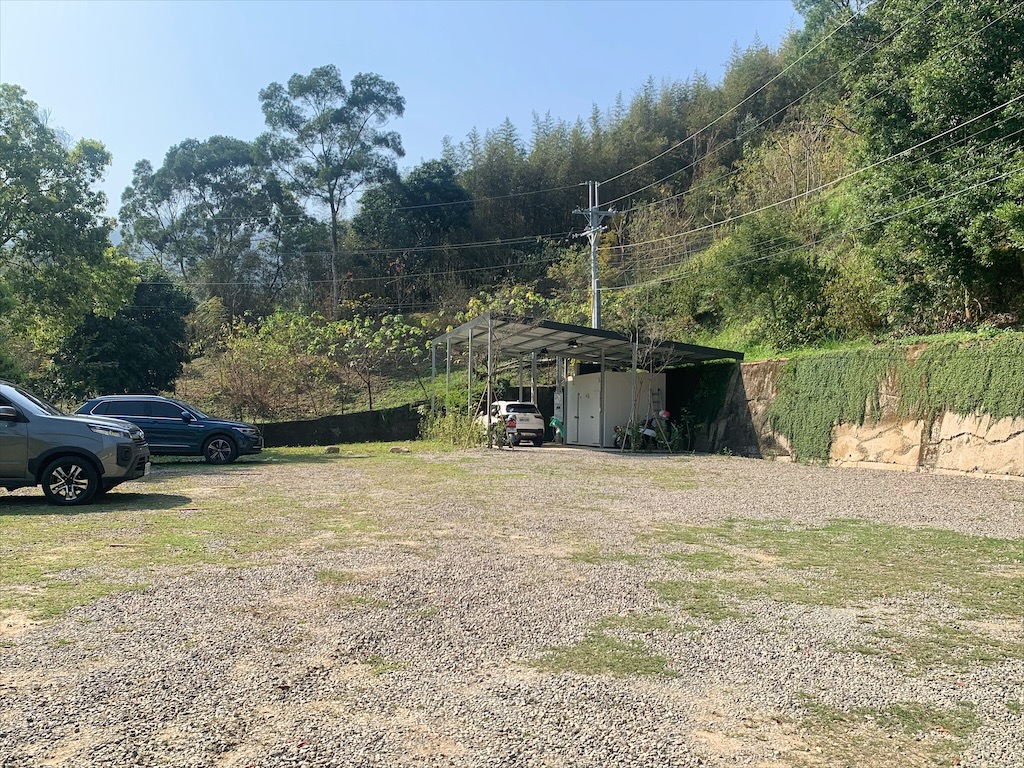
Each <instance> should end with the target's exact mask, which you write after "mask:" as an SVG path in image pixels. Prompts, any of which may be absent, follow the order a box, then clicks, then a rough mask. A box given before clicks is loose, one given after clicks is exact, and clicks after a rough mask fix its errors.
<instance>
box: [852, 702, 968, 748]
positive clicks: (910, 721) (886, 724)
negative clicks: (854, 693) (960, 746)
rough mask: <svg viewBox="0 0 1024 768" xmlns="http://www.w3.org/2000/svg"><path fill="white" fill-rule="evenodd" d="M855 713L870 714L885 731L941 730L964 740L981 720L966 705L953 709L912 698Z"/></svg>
mask: <svg viewBox="0 0 1024 768" xmlns="http://www.w3.org/2000/svg"><path fill="white" fill-rule="evenodd" d="M857 714H858V715H860V716H863V717H871V718H873V719H874V721H875V722H876V723H877V724H878V725H880V726H881V727H882V728H885V729H886V730H895V729H899V730H901V731H903V733H907V734H910V735H916V734H921V733H928V732H929V731H935V730H941V731H943V732H946V733H949V734H951V735H952V736H955V737H957V738H960V739H965V738H967V737H968V736H970V735H971V734H972V733H974V732H975V731H976V730H978V726H979V725H980V724H981V720H980V718H979V717H978V713H977V711H976V710H975V709H974V707H973V706H972V705H970V704H966V703H961V704H960V705H958V706H957V707H956V708H953V709H948V708H947V709H943V708H941V707H934V706H931V705H930V704H922V703H920V702H916V701H908V702H903V703H901V704H893V705H891V706H889V707H886V708H885V709H881V710H869V709H861V710H858V711H857Z"/></svg>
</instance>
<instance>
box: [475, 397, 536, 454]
mask: <svg viewBox="0 0 1024 768" xmlns="http://www.w3.org/2000/svg"><path fill="white" fill-rule="evenodd" d="M496 419H504V421H505V424H506V425H507V429H508V430H509V432H510V433H511V434H510V439H511V441H512V445H519V444H520V443H521V442H522V441H523V440H529V441H531V442H532V443H533V444H534V445H535V446H537V447H538V448H540V447H541V446H542V445H544V417H543V416H542V415H541V412H540V408H538V407H537V406H536V405H534V404H533V403H520V402H516V401H512V400H495V401H494V402H493V403H491V422H492V423H493V422H494V421H495V420H496ZM479 421H480V423H481V424H483V425H484V426H485V427H486V426H487V414H486V413H485V414H481V415H480V417H479Z"/></svg>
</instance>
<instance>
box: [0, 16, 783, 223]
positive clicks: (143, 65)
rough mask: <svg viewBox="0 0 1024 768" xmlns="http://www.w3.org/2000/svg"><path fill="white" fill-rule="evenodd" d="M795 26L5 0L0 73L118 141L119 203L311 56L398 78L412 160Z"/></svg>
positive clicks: (307, 64) (524, 127) (233, 129)
mask: <svg viewBox="0 0 1024 768" xmlns="http://www.w3.org/2000/svg"><path fill="white" fill-rule="evenodd" d="M800 25H801V19H800V17H799V15H798V14H797V13H796V11H795V10H794V9H793V6H792V3H791V2H790V0H716V1H713V2H712V1H709V2H703V1H698V0H690V1H689V2H680V1H676V2H668V1H667V0H665V1H662V2H647V1H640V0H638V1H635V2H619V1H618V0H605V1H603V2H602V1H601V0H591V1H590V2H582V1H580V2H575V1H573V2H566V1H561V2H559V1H556V0H551V1H549V2H497V1H493V2H485V1H476V2H470V1H468V0H466V1H463V2H429V1H428V0H421V1H420V2H387V1H386V0H379V1H377V2H329V0H320V1H319V2H305V1H302V0H292V1H291V2H272V1H271V0H263V1H262V2H218V1H217V0H193V1H190V2H187V1H184V0H162V1H160V2H142V1H141V0H118V1H116V2H101V1H95V0H94V1H92V2H82V1H81V0H80V1H79V2H58V1H57V0H31V1H30V2H24V1H23V0H0V81H3V82H7V83H15V84H17V85H20V86H21V87H23V88H24V89H25V90H26V91H27V92H28V97H29V98H30V99H32V100H33V101H35V102H36V103H37V104H39V106H40V107H42V108H43V109H45V110H48V111H49V113H50V120H51V124H52V125H55V126H58V127H61V128H63V129H64V130H65V131H67V133H68V134H69V135H70V136H71V137H72V138H73V139H77V138H80V137H86V138H92V139H97V140H99V141H102V142H103V143H104V144H105V145H106V146H107V148H108V149H109V150H110V151H111V152H112V153H113V156H114V160H113V164H112V165H111V167H110V169H109V171H108V173H107V178H106V180H105V181H104V183H103V185H102V188H103V190H104V191H105V192H106V193H107V196H108V198H109V199H110V209H111V212H112V213H113V212H116V210H117V208H118V207H119V204H120V196H121V191H122V190H123V189H124V187H125V186H126V185H127V184H128V183H129V182H130V180H131V172H132V167H133V166H134V165H135V163H136V162H137V161H138V160H140V159H144V158H145V159H148V160H150V161H151V162H152V163H153V164H154V166H157V167H158V166H159V165H160V164H161V162H162V161H163V157H164V154H165V153H166V152H167V150H168V149H169V148H170V147H171V146H172V145H174V144H177V143H179V142H181V141H183V140H185V139H188V138H196V139H206V138H209V137H210V136H214V135H217V134H222V135H227V136H235V137H237V138H240V139H246V140H251V139H253V138H255V137H256V136H257V135H258V134H260V133H261V132H262V131H263V130H264V129H265V126H264V124H263V115H262V113H261V112H260V105H259V99H258V96H257V94H258V92H259V90H260V89H261V88H263V87H265V86H266V85H268V84H269V83H271V82H275V81H276V82H281V83H284V82H286V81H287V79H288V78H289V77H290V76H291V75H292V74H294V73H296V72H300V73H303V74H308V73H309V71H310V70H311V69H312V68H313V67H317V66H321V65H324V64H335V65H336V66H337V67H338V68H339V69H340V70H341V73H342V76H343V77H344V78H345V79H346V80H349V79H350V78H351V77H352V75H354V74H356V73H357V72H376V73H377V74H380V75H381V76H383V77H385V78H386V79H389V80H392V81H394V82H395V83H396V84H397V85H398V87H399V90H400V92H401V93H402V95H403V96H404V97H405V99H406V111H405V116H404V117H403V118H401V119H399V120H396V121H395V122H394V125H393V127H394V128H395V129H396V130H398V131H399V133H400V134H401V135H402V139H403V142H404V145H405V149H406V156H405V158H404V159H403V160H402V161H400V163H399V165H400V167H401V168H403V169H408V168H411V167H413V166H415V165H416V164H418V163H419V162H421V161H423V160H429V159H432V158H436V157H437V156H438V155H439V154H440V151H441V140H442V138H443V137H444V136H445V135H449V136H451V137H452V138H453V139H455V140H456V141H459V140H462V139H464V138H465V136H466V134H467V133H468V132H469V131H470V130H471V129H472V128H473V127H476V128H477V129H479V130H480V132H481V133H483V132H484V131H486V130H488V129H492V128H496V127H497V126H498V125H499V124H500V123H501V122H502V121H503V120H504V119H505V118H506V117H509V118H511V119H512V122H513V123H515V125H516V126H517V127H518V128H519V129H520V132H521V134H522V136H523V137H524V138H525V139H528V138H529V134H530V127H531V123H532V113H533V112H534V111H536V112H538V113H540V114H542V115H543V114H544V113H546V112H550V113H551V115H552V116H553V117H554V118H556V119H564V120H569V121H574V120H575V119H576V118H577V117H579V116H584V117H586V116H587V115H589V114H590V111H591V106H592V105H593V104H597V105H598V106H599V107H600V108H601V109H602V110H605V109H607V108H608V107H610V106H611V105H612V104H613V102H614V100H615V96H616V94H618V93H622V94H623V96H624V97H625V98H626V99H627V100H628V98H629V97H630V96H631V95H632V94H633V93H634V92H635V91H636V90H637V89H638V88H639V87H641V86H642V85H643V83H644V81H645V80H647V78H648V77H653V78H654V79H655V81H657V82H661V81H663V80H687V79H690V78H691V77H692V76H693V74H694V73H695V72H697V71H701V72H704V73H706V74H707V75H708V76H709V77H710V78H711V79H712V80H713V81H718V80H719V79H720V78H721V76H722V73H723V70H724V66H725V64H726V63H727V62H728V60H729V56H730V53H731V51H732V48H733V45H734V44H738V45H739V46H741V47H746V46H748V45H749V44H750V43H751V42H752V41H753V40H754V38H755V35H757V36H759V37H760V39H761V41H763V42H764V43H767V44H769V45H771V46H773V47H774V46H776V45H777V44H778V43H779V41H780V40H781V39H782V38H783V36H784V35H785V33H786V31H787V30H788V29H789V28H790V27H799V26H800Z"/></svg>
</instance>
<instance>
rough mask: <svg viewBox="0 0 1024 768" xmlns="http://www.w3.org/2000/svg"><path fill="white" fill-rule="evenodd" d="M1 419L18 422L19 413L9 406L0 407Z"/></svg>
mask: <svg viewBox="0 0 1024 768" xmlns="http://www.w3.org/2000/svg"><path fill="white" fill-rule="evenodd" d="M0 419H3V420H4V421H17V420H18V412H17V411H16V410H15V409H14V408H12V407H11V406H9V405H0Z"/></svg>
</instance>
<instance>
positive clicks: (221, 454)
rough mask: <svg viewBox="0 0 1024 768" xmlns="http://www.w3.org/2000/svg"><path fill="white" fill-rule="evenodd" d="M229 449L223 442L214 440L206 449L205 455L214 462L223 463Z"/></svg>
mask: <svg viewBox="0 0 1024 768" xmlns="http://www.w3.org/2000/svg"><path fill="white" fill-rule="evenodd" d="M229 452H230V448H229V447H228V444H227V443H226V442H225V441H224V440H214V441H212V442H211V443H210V447H209V448H207V449H206V453H207V455H208V456H209V457H210V458H211V459H214V460H216V461H224V460H225V459H227V457H228V454H229Z"/></svg>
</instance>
